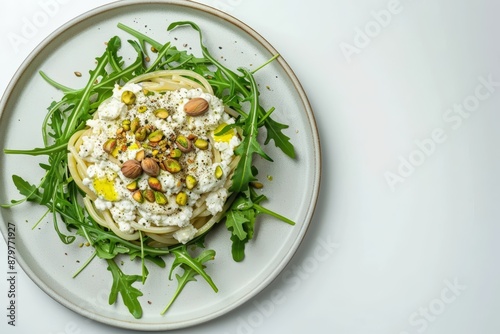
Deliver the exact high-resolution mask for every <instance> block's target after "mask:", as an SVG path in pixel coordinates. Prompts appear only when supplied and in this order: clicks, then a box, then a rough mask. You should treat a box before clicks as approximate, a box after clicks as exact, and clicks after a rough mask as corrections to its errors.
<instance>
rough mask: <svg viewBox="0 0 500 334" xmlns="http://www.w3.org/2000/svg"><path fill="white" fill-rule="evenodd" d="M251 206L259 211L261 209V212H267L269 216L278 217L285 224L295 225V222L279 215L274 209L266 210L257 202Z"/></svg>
mask: <svg viewBox="0 0 500 334" xmlns="http://www.w3.org/2000/svg"><path fill="white" fill-rule="evenodd" d="M253 206H254V207H255V208H257V210H259V211H261V212H263V213H266V214H268V215H270V216H273V217H275V218H278V219H279V220H281V221H284V222H285V223H287V224H290V225H295V222H294V221H293V220H290V219H288V218H286V217H285V216H282V215H280V214H279V213H276V212H274V211H271V210H268V209H266V208H265V207H263V206H260V205H259V204H256V203H254V204H253Z"/></svg>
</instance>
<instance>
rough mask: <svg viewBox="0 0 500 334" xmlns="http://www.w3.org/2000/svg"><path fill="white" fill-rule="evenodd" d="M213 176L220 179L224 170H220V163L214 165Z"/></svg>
mask: <svg viewBox="0 0 500 334" xmlns="http://www.w3.org/2000/svg"><path fill="white" fill-rule="evenodd" d="M214 175H215V178H216V179H218V180H220V179H221V178H222V176H223V175H224V171H223V170H222V167H221V166H220V165H217V167H215V172H214Z"/></svg>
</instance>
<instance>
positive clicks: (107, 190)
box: [93, 177, 119, 202]
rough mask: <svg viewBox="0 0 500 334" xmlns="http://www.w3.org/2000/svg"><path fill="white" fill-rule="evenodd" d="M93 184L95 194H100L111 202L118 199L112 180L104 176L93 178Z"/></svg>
mask: <svg viewBox="0 0 500 334" xmlns="http://www.w3.org/2000/svg"><path fill="white" fill-rule="evenodd" d="M93 185H94V189H95V191H96V193H97V195H99V196H102V197H103V198H104V199H105V200H107V201H111V202H113V201H117V200H118V199H119V195H118V193H117V192H116V189H115V185H114V181H113V180H109V179H108V178H106V177H104V178H99V179H94V182H93Z"/></svg>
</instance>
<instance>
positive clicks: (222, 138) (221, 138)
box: [214, 123, 234, 143]
mask: <svg viewBox="0 0 500 334" xmlns="http://www.w3.org/2000/svg"><path fill="white" fill-rule="evenodd" d="M226 125H227V124H226V123H222V124H220V125H219V126H218V127H217V128H216V129H215V130H214V140H215V141H217V142H222V141H223V142H226V143H229V142H230V141H231V138H233V136H234V129H231V130H229V131H227V132H226V133H224V134H221V135H219V136H216V135H215V134H216V133H218V132H220V131H222V130H223V129H224V127H225V126H226Z"/></svg>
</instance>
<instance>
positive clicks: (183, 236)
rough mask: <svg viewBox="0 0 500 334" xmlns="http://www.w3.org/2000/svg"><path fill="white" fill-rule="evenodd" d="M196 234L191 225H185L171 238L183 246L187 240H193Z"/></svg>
mask: <svg viewBox="0 0 500 334" xmlns="http://www.w3.org/2000/svg"><path fill="white" fill-rule="evenodd" d="M196 232H198V230H197V229H196V228H195V227H193V225H187V226H186V227H183V228H181V229H179V230H178V231H176V232H175V233H174V234H173V236H174V238H175V239H177V241H179V242H180V243H183V244H185V243H187V242H188V241H189V240H191V239H193V237H194V236H195V234H196Z"/></svg>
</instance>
